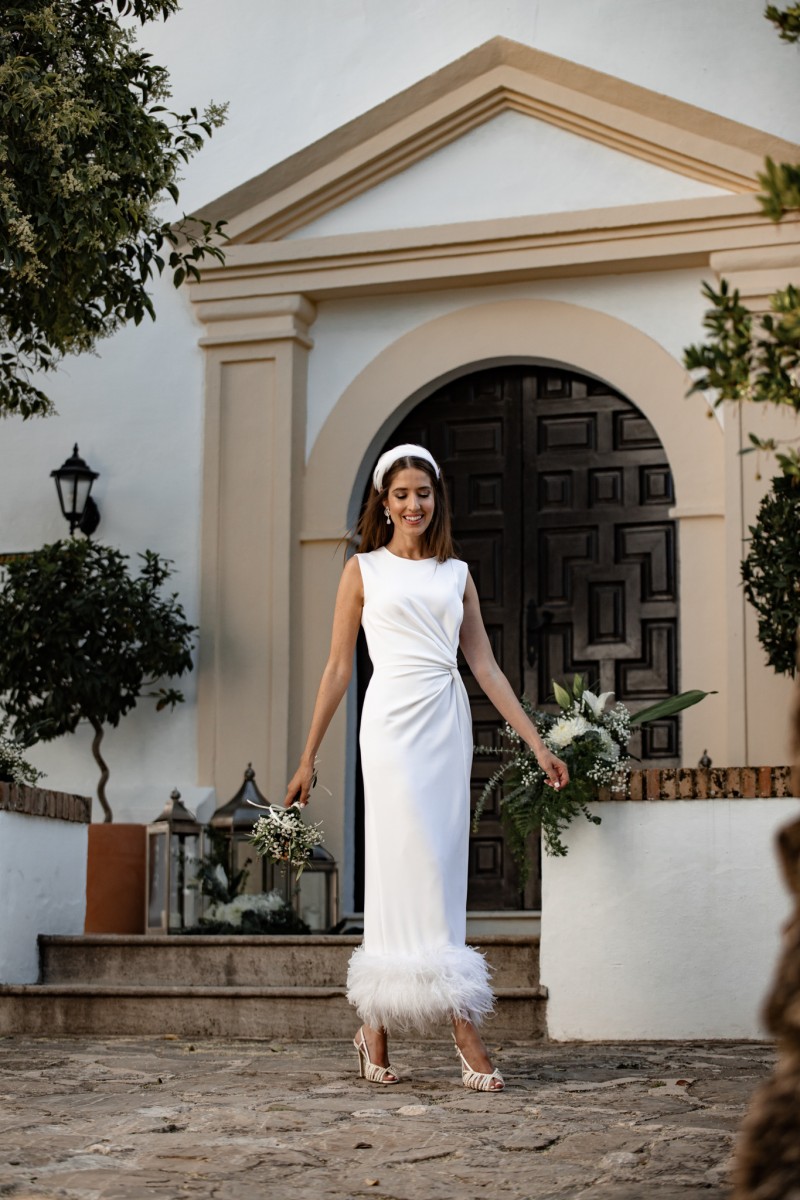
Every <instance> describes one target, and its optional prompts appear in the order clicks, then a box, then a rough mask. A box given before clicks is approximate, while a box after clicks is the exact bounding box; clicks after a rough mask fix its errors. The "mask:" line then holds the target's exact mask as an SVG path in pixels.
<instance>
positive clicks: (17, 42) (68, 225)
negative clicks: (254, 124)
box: [0, 0, 225, 417]
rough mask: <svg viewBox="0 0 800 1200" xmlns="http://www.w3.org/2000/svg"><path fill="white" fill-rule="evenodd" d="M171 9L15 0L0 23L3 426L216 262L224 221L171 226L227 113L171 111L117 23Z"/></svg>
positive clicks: (165, 83)
mask: <svg viewBox="0 0 800 1200" xmlns="http://www.w3.org/2000/svg"><path fill="white" fill-rule="evenodd" d="M177 8H178V3H177V0H92V2H91V3H87V2H86V0H12V2H11V4H10V5H9V6H7V7H6V8H5V9H4V12H3V17H2V22H0V415H8V414H11V413H17V414H20V415H22V416H23V417H30V416H34V415H47V414H48V413H51V412H52V411H53V405H52V401H51V400H50V399H49V398H48V396H47V395H46V393H45V392H44V391H43V390H42V388H41V387H40V386H39V383H40V379H39V377H40V376H41V375H42V374H43V373H47V372H49V371H52V370H54V369H55V368H56V367H57V366H58V364H59V362H60V360H61V359H62V358H63V356H64V355H66V354H77V353H83V352H86V351H88V350H93V349H94V348H95V347H96V346H97V344H98V342H99V341H100V340H101V339H102V338H105V337H108V336H109V335H110V334H112V333H114V332H115V331H116V330H117V329H119V328H120V327H121V326H122V325H124V324H125V323H126V322H127V321H131V320H132V321H134V322H135V323H136V324H139V323H140V322H141V321H142V320H143V319H144V317H145V316H149V317H151V318H153V319H154V318H155V309H154V306H153V302H152V298H151V296H150V294H149V292H148V290H147V286H148V284H149V283H150V282H151V281H152V279H153V278H154V276H155V275H156V274H161V273H162V272H164V271H171V272H172V278H173V282H174V284H175V286H176V287H179V286H180V285H181V284H182V283H183V282H184V281H185V280H186V279H192V278H193V279H197V278H199V273H200V266H201V264H202V262H203V260H204V259H205V258H207V257H211V258H215V259H217V260H218V261H222V260H223V258H224V253H223V249H222V247H221V244H220V242H221V240H222V239H223V238H224V232H223V229H222V226H223V224H224V222H217V223H216V224H215V225H212V224H211V223H210V222H208V221H202V220H197V219H195V218H192V217H187V216H186V215H185V214H184V215H183V216H182V217H181V218H180V219H178V220H177V221H173V222H169V221H164V220H163V219H162V218H161V217H160V216H159V215H158V209H159V207H160V205H161V204H162V202H163V201H164V200H165V199H166V198H167V197H171V198H172V200H173V201H174V202H175V203H177V202H178V200H179V188H178V184H179V182H180V171H181V169H182V167H183V166H184V165H185V164H186V163H187V162H189V160H190V159H191V158H192V157H193V156H194V155H195V154H196V153H197V152H198V151H199V150H200V149H201V147H202V146H203V145H204V142H205V140H206V138H208V137H210V136H211V134H212V132H213V130H214V129H215V128H216V127H218V126H219V125H221V124H222V122H223V121H224V118H225V106H220V105H214V104H212V105H209V107H208V108H207V109H206V111H205V112H204V113H202V114H200V113H198V110H197V109H196V108H191V109H190V110H189V112H187V113H175V112H171V111H170V110H169V108H168V107H167V105H166V104H165V103H164V102H165V101H166V100H168V98H169V77H168V74H167V72H166V70H165V69H164V67H161V66H158V65H157V64H155V63H154V62H153V61H152V56H151V55H150V54H148V53H147V52H145V51H144V50H142V49H140V48H139V47H137V45H136V42H135V37H134V34H133V31H132V30H130V29H124V28H123V27H122V25H121V24H120V22H119V18H120V17H131V18H134V19H135V20H137V21H138V22H140V23H141V24H144V23H146V22H147V21H153V20H156V19H157V18H159V17H160V18H163V19H164V20H166V19H167V18H168V17H169V16H171V15H172V14H173V13H174V12H175V11H176V10H177Z"/></svg>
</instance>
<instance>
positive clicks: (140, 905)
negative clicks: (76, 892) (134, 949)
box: [85, 823, 146, 933]
mask: <svg viewBox="0 0 800 1200" xmlns="http://www.w3.org/2000/svg"><path fill="white" fill-rule="evenodd" d="M145 846H146V838H145V826H144V825H115V824H105V823H103V824H96V825H90V826H89V859H88V865H87V869H86V926H85V931H86V933H144V898H145Z"/></svg>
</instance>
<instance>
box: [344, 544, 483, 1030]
mask: <svg viewBox="0 0 800 1200" xmlns="http://www.w3.org/2000/svg"><path fill="white" fill-rule="evenodd" d="M357 558H358V562H359V566H360V568H361V576H362V580H363V586H364V610H363V616H362V624H363V626H364V631H365V633H366V637H367V645H368V647H369V654H370V658H371V659H372V665H373V667H374V674H373V676H372V679H371V680H370V683H369V687H368V688H367V694H366V697H365V699H364V709H363V713H362V717H361V764H362V770H363V775H364V809H365V813H364V819H365V890H364V941H363V944H362V945H361V946H359V947H358V949H357V950H356V951H355V953H354V954H353V956H352V958H351V960H350V966H349V970H348V977H347V995H348V999H349V1000H350V1002H351V1004H354V1005H355V1007H356V1009H357V1010H358V1013H359V1016H360V1017H361V1019H362V1020H363V1021H365V1022H366V1023H367V1024H369V1025H372V1026H374V1027H376V1028H380V1027H381V1026H384V1027H385V1028H386V1029H388V1030H389V1031H390V1032H391V1031H392V1030H394V1029H397V1028H403V1029H407V1028H415V1029H419V1030H422V1031H425V1030H428V1029H430V1027H431V1026H433V1025H435V1024H438V1023H440V1022H442V1021H445V1020H448V1019H449V1018H451V1017H461V1018H466V1019H469V1020H472V1021H474V1022H476V1023H478V1022H480V1020H481V1019H482V1018H483V1017H484V1016H485V1015H486V1014H487V1013H489V1012H491V1010H492V1006H493V997H492V991H491V988H490V985H489V973H488V967H487V964H486V960H485V959H484V957H483V955H482V954H479V953H478V952H477V951H476V950H473V949H471V948H470V947H468V946H466V945H465V944H464V938H465V934H466V907H467V853H468V846H469V820H470V815H469V778H470V768H471V763H472V721H471V716H470V709H469V701H468V699H467V693H466V689H465V687H464V684H463V682H462V680H461V676H460V675H459V673H458V668H457V666H456V651H457V648H458V638H459V631H460V628H461V621H462V618H463V615H464V606H463V595H464V587H465V585H466V580H467V566H466V563H463V562H460V561H459V560H458V559H454V558H451V559H448V560H447V562H444V563H440V562H438V561H437V560H436V559H422V560H411V559H406V558H400V557H399V556H397V555H395V554H392V553H391V551H390V550H388V549H387V548H386V547H383V548H381V549H380V550H373V551H372V552H371V553H369V554H359V555H357Z"/></svg>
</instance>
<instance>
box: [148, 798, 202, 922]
mask: <svg viewBox="0 0 800 1200" xmlns="http://www.w3.org/2000/svg"><path fill="white" fill-rule="evenodd" d="M201 836H202V826H201V825H200V824H199V822H198V821H197V820H196V819H195V817H194V814H193V813H191V812H189V809H188V808H186V806H185V805H183V804H182V803H181V795H180V792H179V791H178V790H177V788H174V789H173V791H172V793H171V795H170V798H169V800H168V801H167V804H166V805H165V806H164V810H163V812H161V813H160V814H159V816H157V817H156V819H155V821H153V822H152V823H151V824H150V825H148V826H147V853H146V860H145V862H146V880H147V894H146V897H145V903H146V906H147V907H146V911H145V928H146V930H147V932H148V933H175V932H180V931H181V930H183V929H187V928H189V927H190V926H192V925H196V924H197V921H198V919H199V915H200V914H199V900H200V894H199V892H198V890H197V888H196V886H194V881H195V874H196V871H197V864H198V861H199V859H200V852H201V851H200V840H201Z"/></svg>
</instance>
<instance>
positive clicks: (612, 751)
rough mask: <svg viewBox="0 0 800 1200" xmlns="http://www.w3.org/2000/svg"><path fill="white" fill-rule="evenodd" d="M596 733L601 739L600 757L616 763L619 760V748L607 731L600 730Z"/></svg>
mask: <svg viewBox="0 0 800 1200" xmlns="http://www.w3.org/2000/svg"><path fill="white" fill-rule="evenodd" d="M596 732H597V736H598V737H599V739H600V746H601V749H600V757H601V758H604V759H606V761H607V762H616V761H617V759H618V758H619V746H618V745H617V743H616V742H615V741H614V739H613V738H612V736H611V734H610V733H609V732H608V730H607V729H598V730H597V731H596Z"/></svg>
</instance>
